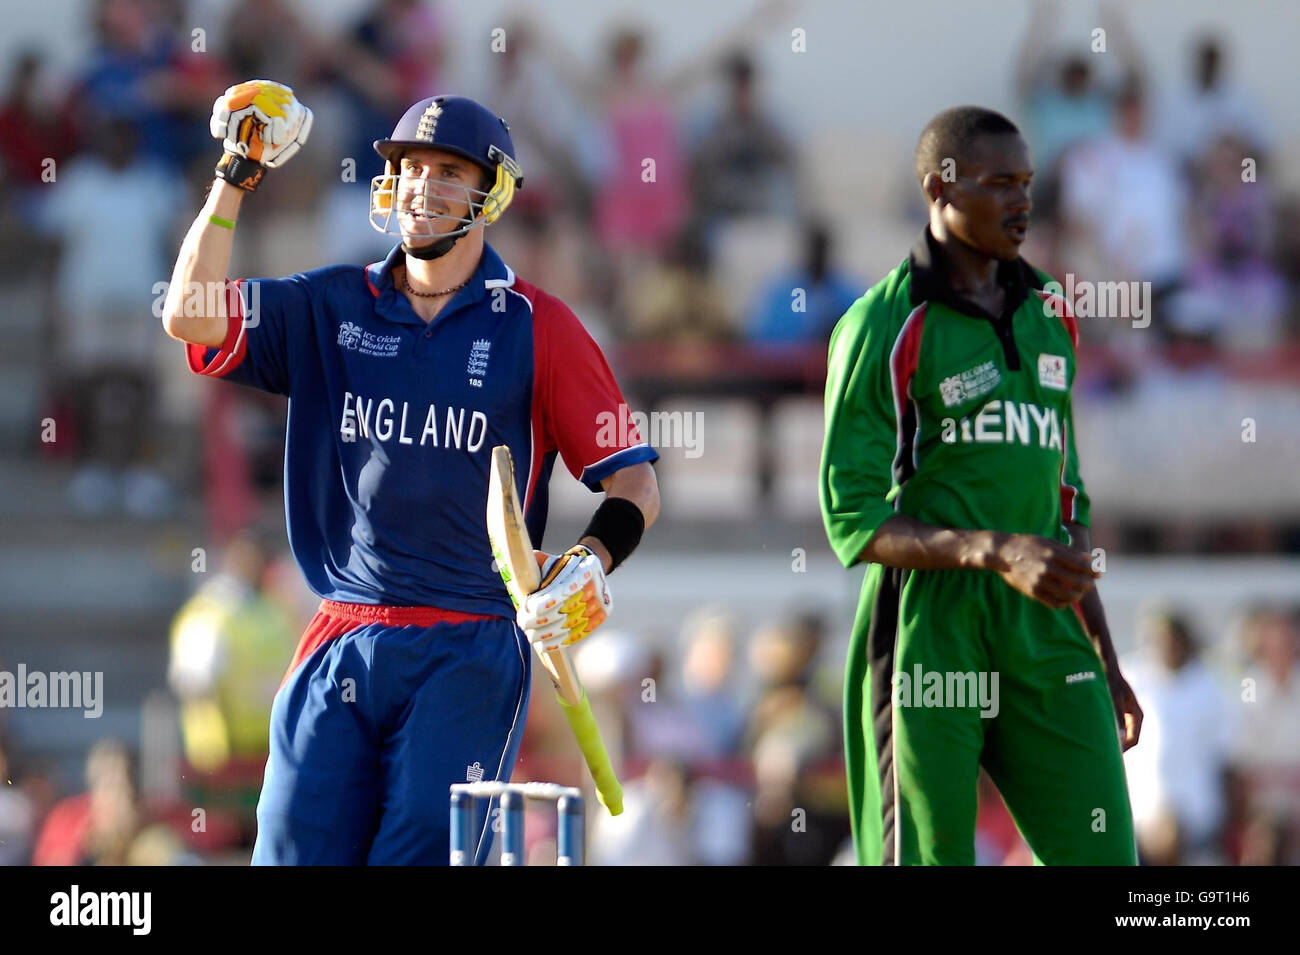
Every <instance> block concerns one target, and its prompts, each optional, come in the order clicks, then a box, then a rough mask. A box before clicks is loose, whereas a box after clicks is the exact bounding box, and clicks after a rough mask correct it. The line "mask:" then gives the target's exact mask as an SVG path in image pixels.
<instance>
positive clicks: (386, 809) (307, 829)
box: [163, 80, 659, 865]
mask: <svg viewBox="0 0 1300 955" xmlns="http://www.w3.org/2000/svg"><path fill="white" fill-rule="evenodd" d="M311 122H312V114H311V111H310V110H309V109H307V108H306V107H305V106H303V105H302V104H301V103H299V102H298V100H297V98H296V97H295V96H294V94H293V91H292V90H290V89H289V88H288V87H285V86H282V85H280V84H278V83H273V82H269V81H266V80H253V81H251V82H247V83H241V84H239V85H238V86H234V87H231V88H230V89H229V90H227V91H226V92H225V94H223V95H222V96H220V97H218V99H217V101H216V103H215V105H214V107H213V114H212V121H211V130H212V134H213V136H214V137H216V138H217V139H220V140H222V141H223V144H224V153H223V155H222V157H221V159H220V161H219V162H218V163H217V166H216V176H215V180H214V182H213V186H212V191H211V193H210V194H209V195H208V199H207V202H206V204H205V206H204V207H203V210H202V211H201V212H200V213H199V216H198V218H197V219H195V221H194V224H193V226H192V227H191V228H190V231H189V234H188V235H187V236H186V238H185V241H184V244H183V245H182V246H181V250H180V255H179V256H178V258H177V260H176V268H175V271H174V272H173V274H172V281H171V285H170V288H169V291H168V295H167V298H166V301H165V304H164V316H163V324H164V327H165V328H166V330H167V334H168V335H170V336H171V337H173V338H176V339H179V340H181V341H183V342H186V343H187V346H186V354H187V357H188V361H189V367H190V368H191V369H192V370H193V371H194V372H196V373H198V374H201V375H207V376H210V377H214V378H226V379H228V380H230V381H235V382H239V383H240V384H243V385H248V386H251V387H254V388H259V389H261V390H263V391H268V392H271V393H274V394H278V395H284V396H286V397H287V398H288V399H289V415H288V429H287V438H286V448H285V473H284V497H285V515H286V521H287V524H288V532H289V542H290V546H291V548H292V551H293V555H294V558H295V560H296V561H297V563H298V566H299V567H300V568H301V570H302V573H303V576H304V577H305V578H306V581H307V584H308V585H309V586H310V587H311V589H312V590H313V591H314V592H315V593H316V594H318V595H319V596H320V597H321V598H322V602H321V605H320V609H319V611H318V612H317V614H316V615H315V617H314V619H313V620H312V621H311V624H310V626H309V627H308V628H307V631H306V632H305V633H304V634H303V636H302V639H301V641H300V643H299V645H298V648H297V651H296V653H295V655H294V658H293V661H292V664H291V667H290V670H289V672H288V674H287V675H286V677H285V680H284V683H283V685H282V686H281V687H280V690H279V693H278V694H277V695H276V697H275V702H274V705H273V706H272V711H271V740H270V758H269V760H268V762H267V765H266V773H265V778H264V780H263V785H262V793H261V797H260V799H259V802H258V807H257V820H258V834H257V842H256V845H255V847H254V850H253V863H254V864H266V865H276V864H282V865H306V864H325V865H346V864H372V865H401V864H445V863H446V861H447V858H448V841H449V814H448V810H447V792H448V787H449V786H450V784H452V783H456V782H465V781H467V780H478V779H483V780H502V781H505V780H509V779H510V774H511V769H512V767H513V766H514V763H515V760H516V757H517V755H518V752H519V742H520V737H521V735H522V732H523V726H524V717H525V714H526V712H527V707H528V690H529V675H530V667H531V660H530V653H529V642H531V643H532V644H534V645H536V646H539V647H541V648H542V649H549V648H552V647H555V646H561V645H568V644H572V643H573V642H575V641H577V640H579V639H581V638H582V637H584V636H586V635H587V634H588V633H590V632H591V631H592V630H594V629H595V628H596V627H597V626H599V625H600V623H601V622H602V621H603V620H604V619H605V617H606V615H607V614H608V613H609V612H610V610H611V609H612V600H611V597H610V592H609V588H608V585H607V584H606V579H605V578H606V574H608V573H609V572H611V571H612V570H613V569H614V568H615V567H617V566H618V565H619V564H620V563H622V562H623V561H624V560H625V559H626V558H627V556H628V555H629V554H630V553H631V552H632V551H633V549H634V548H635V547H636V546H637V544H638V542H639V541H640V539H641V535H642V533H643V531H644V529H645V527H646V526H648V525H649V524H650V523H652V522H653V521H654V519H655V517H656V516H657V513H658V508H659V494H658V487H657V483H656V480H655V475H654V471H653V469H652V467H651V462H652V461H654V460H655V459H656V458H657V457H658V455H657V454H656V452H655V451H654V449H652V448H651V447H649V446H648V445H646V444H645V443H643V442H642V441H641V439H640V436H639V435H638V433H637V430H636V428H635V427H634V426H633V424H632V420H631V413H630V411H629V410H628V407H627V403H626V401H625V400H624V398H623V395H622V394H621V393H620V391H619V387H618V384H617V382H616V381H615V380H614V377H613V375H612V374H611V373H610V369H609V366H608V365H607V363H606V361H605V359H604V356H603V355H602V354H601V352H600V350H599V348H598V347H597V346H596V344H595V343H594V342H593V341H592V339H591V337H590V336H589V335H588V334H587V332H586V330H585V329H584V328H583V327H582V324H581V323H580V322H579V321H578V319H577V318H576V317H575V316H574V314H573V312H572V311H570V310H569V308H568V307H567V306H566V305H565V304H564V303H563V302H561V301H560V300H559V299H557V298H554V297H553V296H551V295H548V294H547V293H546V292H544V291H542V290H541V289H539V288H536V287H535V286H533V285H530V284H529V283H528V282H526V281H524V280H523V279H522V278H520V277H519V276H517V275H516V274H515V273H514V271H512V270H511V268H510V267H509V266H508V265H506V263H505V262H503V261H502V260H501V258H500V257H499V256H498V255H497V254H496V253H495V252H494V251H493V250H492V248H491V246H489V245H487V244H486V243H485V241H484V237H483V227H484V226H485V225H487V224H489V223H491V222H494V221H496V220H497V219H498V218H499V217H500V216H501V215H502V213H504V212H505V211H506V209H507V207H508V206H509V205H510V201H511V198H512V197H513V195H514V192H515V190H516V189H519V188H521V187H522V186H523V176H522V172H521V168H520V165H519V162H518V160H517V158H516V156H515V150H514V144H513V142H512V141H511V137H510V130H509V127H508V126H507V125H506V122H505V120H503V119H501V118H500V117H498V116H496V115H495V114H493V113H492V112H491V111H489V110H487V109H486V108H484V107H483V106H481V105H479V104H478V103H476V102H474V101H473V100H470V99H466V98H463V97H459V96H434V97H431V98H429V99H425V100H422V101H420V102H419V103H416V104H415V105H414V106H412V107H411V108H410V109H409V110H408V111H407V112H406V114H405V115H404V116H403V117H402V118H401V120H400V121H399V122H398V124H397V127H396V129H394V130H393V133H392V136H390V137H389V138H387V139H383V140H379V141H377V142H376V143H375V149H376V150H377V151H378V152H379V154H380V155H381V156H382V157H383V158H384V160H385V172H384V174H383V175H381V176H377V177H376V178H375V179H374V180H373V181H372V183H371V189H370V219H371V224H372V225H373V226H374V227H375V228H376V229H378V230H379V231H380V232H383V233H385V234H389V235H393V236H394V237H395V238H396V239H397V240H398V244H396V245H395V246H394V248H393V250H392V251H391V252H390V253H389V255H388V257H387V258H386V259H385V260H384V261H382V262H377V263H375V264H373V265H370V266H367V267H365V268H361V267H357V266H351V265H339V266H332V267H327V268H321V269H316V270H314V271H310V272H305V273H299V274H297V275H292V276H289V277H288V278H282V279H252V280H245V279H238V280H230V279H228V278H227V274H226V273H227V266H228V264H229V261H230V250H231V245H232V242H233V240H234V235H235V231H236V229H237V222H238V219H239V213H240V209H241V207H242V205H243V203H244V202H245V201H256V200H255V198H253V197H252V193H254V192H255V191H256V190H257V189H258V188H259V187H262V186H264V185H265V183H264V180H266V179H267V172H268V170H279V169H280V168H281V167H282V166H284V165H285V163H287V162H288V161H289V160H290V159H292V158H293V156H294V155H295V154H296V153H297V152H298V151H299V149H300V148H301V147H302V145H303V144H304V143H305V142H306V140H307V136H308V133H309V132H310V130H311ZM270 178H271V179H272V180H274V178H275V177H274V175H272V176H271V177H270ZM213 288H216V289H218V290H219V291H220V292H221V293H222V294H220V295H217V296H208V295H206V294H204V293H203V290H208V289H213ZM209 301H212V302H214V303H215V310H212V309H210V308H209V306H208V305H207V304H206V303H208V302H209ZM602 420H604V421H605V422H606V425H605V426H604V427H601V421H602ZM609 421H614V422H617V423H618V425H619V426H618V427H610V426H609V425H608V422H609ZM610 435H615V436H622V438H623V440H622V441H621V442H620V441H618V440H614V441H612V442H611V439H610ZM498 444H504V445H508V446H509V448H510V450H511V453H512V456H513V458H514V460H515V461H517V462H520V463H519V467H518V477H517V479H516V480H517V481H519V482H521V483H520V484H519V486H518V487H517V491H518V493H519V496H520V500H521V501H523V502H524V508H525V520H526V523H527V524H528V529H529V531H530V536H531V539H532V540H534V541H538V542H540V541H541V540H542V532H543V529H544V527H545V523H546V511H547V484H548V480H549V478H550V475H551V470H552V467H553V465H554V463H555V457H556V454H557V453H558V454H559V455H560V456H561V457H562V458H563V460H564V463H565V465H566V466H567V467H568V469H569V471H570V472H571V473H572V474H573V476H574V477H575V478H577V479H578V480H580V481H581V482H582V483H583V484H585V485H586V486H587V487H588V488H590V489H591V490H592V491H596V492H599V491H602V490H603V491H604V492H605V497H604V500H603V502H602V503H601V504H600V506H599V507H598V508H597V509H596V511H595V514H594V516H593V517H592V519H591V523H590V525H589V526H588V528H587V530H586V532H585V533H584V534H583V535H582V537H581V539H580V540H579V541H578V542H577V544H576V545H575V546H574V547H571V548H569V549H568V550H567V551H565V552H564V553H562V554H559V555H556V556H549V555H539V560H542V561H543V566H542V588H541V590H539V591H538V592H537V593H535V594H533V595H532V596H531V597H529V598H527V599H526V600H525V601H524V602H523V604H522V605H521V606H520V607H519V609H518V611H516V609H515V607H514V606H513V604H512V603H511V601H510V598H509V597H508V596H507V593H506V589H505V586H504V585H503V583H502V580H501V577H500V576H499V574H498V571H497V569H496V567H495V566H494V564H493V559H492V553H491V551H490V548H489V544H488V537H487V531H486V528H485V510H486V500H487V487H488V474H489V461H490V457H491V451H492V448H493V447H494V446H495V445H498ZM524 462H526V466H525V464H524ZM579 595H580V597H579ZM561 604H563V607H562V608H561V607H560V605H561ZM561 610H562V611H563V612H560V611H561ZM487 819H488V813H487V812H485V813H484V815H483V817H482V824H481V829H480V831H479V838H478V844H477V851H476V858H475V861H476V862H478V863H480V864H481V863H482V862H483V861H484V860H485V858H486V855H487V852H488V849H489V847H490V840H491V836H490V835H489V833H488V827H487Z"/></svg>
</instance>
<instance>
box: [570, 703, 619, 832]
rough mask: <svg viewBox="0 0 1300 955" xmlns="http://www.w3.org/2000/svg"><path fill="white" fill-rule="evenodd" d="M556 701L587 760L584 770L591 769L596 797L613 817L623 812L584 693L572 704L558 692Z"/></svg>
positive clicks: (603, 747)
mask: <svg viewBox="0 0 1300 955" xmlns="http://www.w3.org/2000/svg"><path fill="white" fill-rule="evenodd" d="M556 699H557V700H558V701H559V703H560V709H561V710H563V711H564V715H565V718H566V719H568V721H569V726H570V727H571V728H572V729H573V735H574V737H575V738H576V739H577V741H578V748H579V749H580V750H582V755H583V757H584V758H585V759H586V761H587V768H588V769H590V770H591V778H592V780H593V781H594V782H595V783H596V798H597V799H599V800H600V804H601V805H602V806H604V807H605V808H606V809H608V810H609V814H610V815H611V816H617V815H618V814H619V813H621V812H622V811H623V787H622V786H621V785H620V784H619V781H618V776H617V775H616V774H615V773H614V767H613V765H612V764H611V763H610V761H609V753H608V752H607V751H606V749H605V743H604V742H603V741H602V740H601V738H600V729H599V727H597V726H596V718H595V716H594V715H593V714H592V712H591V703H590V701H588V699H587V693H586V691H585V690H584V691H583V693H582V698H581V699H580V700H579V701H578V702H577V703H576V704H570V703H567V702H565V700H564V697H563V696H562V695H560V694H558V693H557V694H556Z"/></svg>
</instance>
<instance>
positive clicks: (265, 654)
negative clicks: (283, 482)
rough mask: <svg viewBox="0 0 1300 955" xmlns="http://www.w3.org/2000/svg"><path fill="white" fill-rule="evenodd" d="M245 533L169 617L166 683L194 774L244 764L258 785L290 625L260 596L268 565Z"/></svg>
mask: <svg viewBox="0 0 1300 955" xmlns="http://www.w3.org/2000/svg"><path fill="white" fill-rule="evenodd" d="M271 556H272V555H271V553H270V551H269V548H268V545H267V544H266V543H265V542H264V541H263V540H262V539H261V537H260V536H259V535H257V534H255V533H252V532H245V533H243V534H240V535H238V536H236V537H235V538H234V539H233V540H232V541H231V542H230V543H229V544H228V545H227V547H226V552H225V554H224V556H223V558H222V562H221V569H220V570H219V571H218V572H217V573H216V574H215V575H214V576H213V577H212V578H211V579H210V580H208V581H207V582H206V583H204V584H203V586H202V587H200V588H199V590H198V592H197V593H195V595H194V596H193V597H191V598H190V599H189V600H188V601H187V602H186V603H185V605H184V606H183V607H181V609H180V611H179V612H178V613H177V615H176V619H175V621H174V622H173V624H172V632H171V660H170V663H169V664H168V669H167V679H168V682H169V683H170V684H171V687H172V689H173V690H174V691H175V692H176V695H177V696H178V697H180V699H181V730H182V736H183V738H184V743H185V756H186V758H187V759H188V761H189V762H190V764H191V765H192V766H194V767H195V768H196V769H198V770H199V771H200V772H214V771H217V770H220V769H222V768H223V767H225V766H226V765H227V763H229V762H230V761H231V760H243V761H247V762H248V763H249V765H254V766H255V767H256V770H257V772H256V773H255V774H254V775H255V777H256V779H255V780H254V781H253V782H254V786H256V783H257V782H260V770H261V763H262V761H263V760H264V759H265V757H266V754H267V747H268V745H269V737H270V725H271V719H270V716H271V703H272V701H273V700H274V698H275V693H276V690H278V689H279V686H280V681H281V679H282V678H283V676H284V673H285V670H286V668H287V667H288V666H289V662H290V660H291V659H292V657H293V650H294V646H295V644H296V640H297V636H298V633H297V630H296V629H295V626H294V621H293V620H292V619H291V618H290V616H289V615H288V614H287V613H286V612H285V609H284V608H283V607H282V606H281V605H280V604H279V603H277V602H276V601H275V600H272V599H271V598H270V597H269V596H268V595H267V594H266V593H265V591H264V590H263V584H264V580H265V574H266V570H267V567H268V563H269V561H270V559H271Z"/></svg>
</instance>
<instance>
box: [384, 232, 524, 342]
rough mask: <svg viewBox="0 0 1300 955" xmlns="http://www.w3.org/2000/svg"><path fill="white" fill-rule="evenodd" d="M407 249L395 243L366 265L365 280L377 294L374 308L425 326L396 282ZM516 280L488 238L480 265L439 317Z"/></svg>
mask: <svg viewBox="0 0 1300 955" xmlns="http://www.w3.org/2000/svg"><path fill="white" fill-rule="evenodd" d="M403 256H404V253H403V252H402V246H401V245H400V244H398V245H395V246H393V249H392V251H391V252H389V253H388V255H387V256H386V257H385V258H384V260H383V261H382V262H373V263H371V264H370V265H367V266H366V283H367V284H368V285H369V286H370V290H371V292H372V293H374V295H375V312H376V313H377V314H378V315H380V316H381V317H383V318H386V319H388V321H390V322H398V323H400V324H403V325H417V326H420V327H424V324H425V322H424V319H422V318H420V316H419V315H416V314H415V310H414V309H413V308H411V303H410V302H408V301H407V300H406V296H405V295H402V294H401V293H400V292H398V290H397V288H396V287H395V286H394V284H393V267H394V266H395V265H397V263H399V262H401V261H402V259H403ZM514 284H515V273H514V272H513V271H512V270H511V268H510V266H508V265H506V264H505V262H503V261H501V256H499V255H497V253H496V250H495V249H493V248H492V246H490V245H488V244H487V243H486V242H485V243H483V256H482V258H480V259H479V261H478V267H477V268H475V269H474V274H473V275H472V276H470V280H469V284H468V285H466V286H465V287H464V288H463V289H461V290H460V291H459V292H457V293H456V294H455V295H453V296H452V299H451V301H450V302H448V303H447V304H446V305H444V306H443V307H442V310H441V311H440V312H439V313H438V318H437V319H436V321H441V320H442V319H443V318H444V317H445V316H447V315H450V314H452V313H453V312H457V311H459V310H460V309H462V308H466V307H468V306H471V305H474V304H476V303H478V302H481V301H482V300H483V299H484V298H485V297H486V296H487V293H488V290H489V289H496V288H510V287H511V286H513V285H514Z"/></svg>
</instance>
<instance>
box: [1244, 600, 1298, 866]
mask: <svg viewBox="0 0 1300 955" xmlns="http://www.w3.org/2000/svg"><path fill="white" fill-rule="evenodd" d="M1297 630H1298V628H1297V625H1296V621H1295V618H1294V616H1293V615H1291V614H1287V613H1284V612H1282V611H1280V610H1261V611H1257V612H1256V613H1254V614H1252V615H1251V617H1250V619H1249V620H1248V621H1247V624H1246V627H1245V630H1244V636H1245V639H1246V641H1247V652H1248V653H1249V655H1250V660H1251V664H1250V667H1249V669H1248V670H1247V671H1246V676H1247V678H1248V679H1247V680H1246V681H1243V691H1242V710H1243V718H1242V723H1243V732H1242V734H1241V738H1240V740H1239V742H1238V744H1237V746H1236V747H1235V749H1234V752H1233V764H1234V765H1235V766H1236V768H1237V769H1238V771H1239V772H1240V773H1241V774H1242V775H1243V777H1244V778H1245V780H1246V785H1247V788H1248V791H1249V804H1250V808H1251V812H1252V813H1253V814H1259V813H1263V814H1266V815H1268V816H1272V817H1276V818H1277V819H1279V820H1281V823H1282V825H1284V826H1285V827H1286V828H1287V832H1288V834H1287V836H1286V838H1287V840H1288V842H1289V844H1291V845H1292V847H1293V848H1294V843H1295V842H1296V833H1297V832H1300V732H1297V727H1300V672H1298V671H1300V667H1297V665H1296V661H1297V656H1298V655H1300V647H1298V646H1297ZM1298 861H1300V860H1298V859H1295V858H1291V859H1290V861H1289V862H1288V864H1296V863H1297V862H1298Z"/></svg>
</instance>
